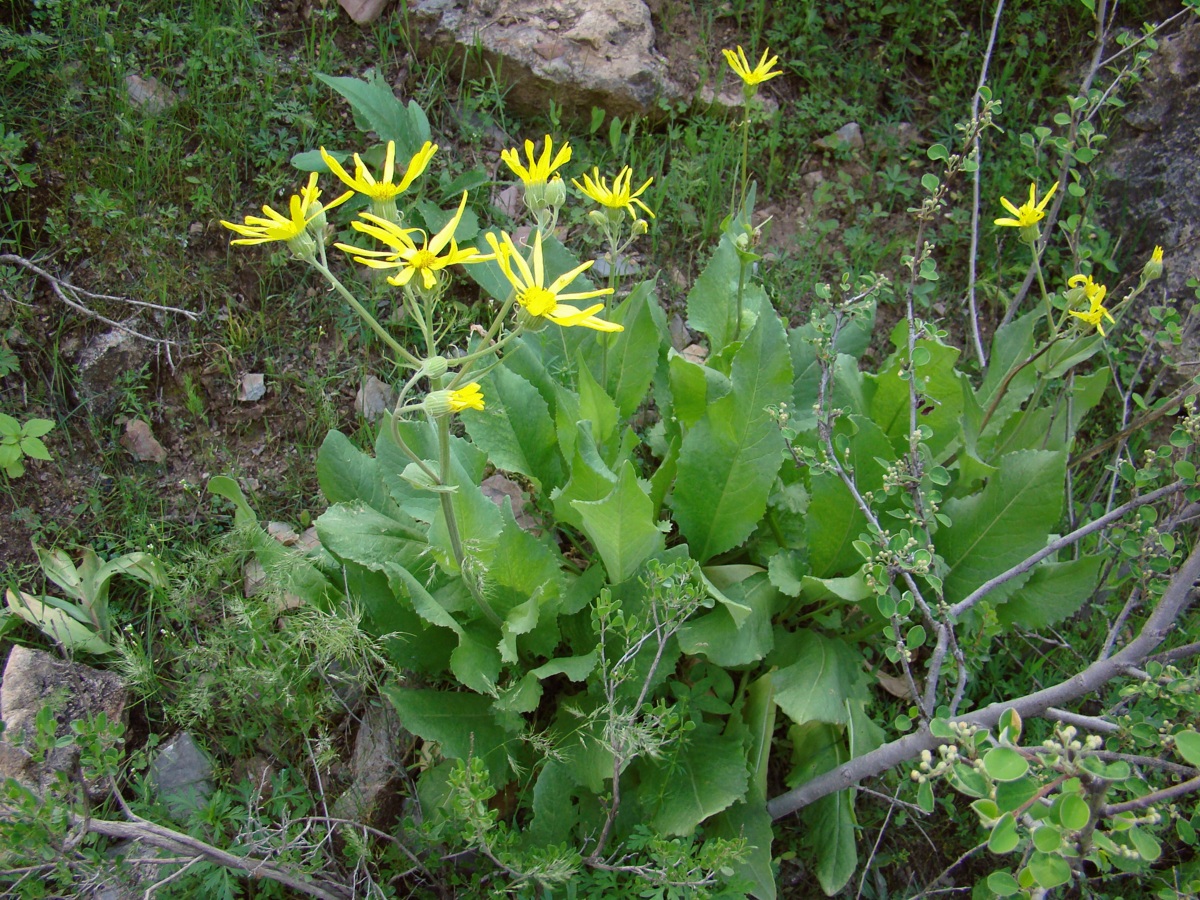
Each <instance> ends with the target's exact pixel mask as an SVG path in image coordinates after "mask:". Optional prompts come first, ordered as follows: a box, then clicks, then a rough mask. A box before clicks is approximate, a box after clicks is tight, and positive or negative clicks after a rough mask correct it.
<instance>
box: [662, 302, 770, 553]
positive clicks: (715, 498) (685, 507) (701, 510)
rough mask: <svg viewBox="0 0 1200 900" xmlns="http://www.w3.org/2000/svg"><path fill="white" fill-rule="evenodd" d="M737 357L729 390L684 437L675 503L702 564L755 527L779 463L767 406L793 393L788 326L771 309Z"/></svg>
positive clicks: (760, 318) (761, 317)
mask: <svg viewBox="0 0 1200 900" xmlns="http://www.w3.org/2000/svg"><path fill="white" fill-rule="evenodd" d="M758 312H759V315H758V322H757V324H756V325H755V327H754V328H753V329H752V330H751V332H750V334H749V335H748V336H747V337H746V340H745V342H744V343H743V344H742V346H741V348H740V349H739V350H738V352H737V355H736V356H735V357H734V360H733V368H732V372H731V381H732V385H733V387H732V389H731V390H730V392H729V394H727V395H726V396H724V397H722V398H721V399H720V400H717V401H716V402H714V403H712V404H711V405H710V406H709V407H708V410H707V412H706V413H705V415H704V417H703V418H702V419H701V420H700V421H699V422H698V423H697V424H696V426H695V427H694V428H693V429H692V430H691V431H690V432H688V434H687V435H686V436H685V437H684V439H683V443H682V445H681V447H680V451H679V470H678V474H677V475H676V479H675V493H674V497H673V501H672V503H673V505H674V508H675V520H676V521H677V522H678V523H679V530H680V531H681V532H682V534H683V535H684V537H685V538H687V541H688V544H689V545H690V547H691V548H692V553H693V555H694V556H695V558H696V559H698V560H700V561H701V562H705V561H706V560H708V559H711V558H712V557H713V556H715V555H716V554H718V553H723V552H724V551H726V550H729V549H731V548H733V547H736V546H737V545H739V544H740V543H742V541H744V540H745V539H746V538H747V537H749V535H750V533H751V532H752V531H753V530H754V529H755V527H756V526H757V525H758V522H759V520H760V519H761V518H762V515H763V512H764V511H765V510H766V507H767V496H768V495H769V494H770V491H771V486H772V485H773V484H774V482H775V474H776V472H778V471H779V466H780V464H781V463H782V458H783V457H782V453H783V447H784V445H783V438H782V437H781V436H780V434H779V429H778V427H777V426H776V425H775V422H774V421H772V419H771V417H770V416H769V415H768V414H767V412H766V410H767V407H771V406H777V405H778V404H780V403H783V402H786V401H787V399H788V397H789V396H790V395H791V388H792V371H791V368H792V367H791V361H790V359H789V356H788V349H787V340H786V336H785V335H784V331H783V324H782V323H781V322H780V320H779V317H778V316H776V315H775V313H774V311H773V310H771V308H770V306H769V305H767V304H765V303H764V304H763V305H762V306H761V307H760V308H759V311H758Z"/></svg>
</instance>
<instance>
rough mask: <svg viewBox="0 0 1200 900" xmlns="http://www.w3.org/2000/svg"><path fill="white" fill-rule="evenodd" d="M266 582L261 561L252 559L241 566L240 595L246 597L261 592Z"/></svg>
mask: <svg viewBox="0 0 1200 900" xmlns="http://www.w3.org/2000/svg"><path fill="white" fill-rule="evenodd" d="M266 583H267V573H266V570H265V569H263V567H262V563H260V562H259V561H258V560H257V559H252V560H250V561H249V562H248V563H246V564H245V565H244V566H242V596H243V597H245V598H246V599H249V598H251V597H254V596H257V595H258V594H261V593H262V589H263V588H264V587H265V586H266Z"/></svg>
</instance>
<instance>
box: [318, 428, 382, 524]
mask: <svg viewBox="0 0 1200 900" xmlns="http://www.w3.org/2000/svg"><path fill="white" fill-rule="evenodd" d="M317 482H318V484H320V486H321V493H322V494H324V495H325V499H326V500H327V501H329V503H351V502H353V501H355V500H360V501H362V502H363V503H365V504H367V505H368V506H369V507H371V508H372V509H374V510H375V511H376V512H379V513H382V514H383V515H385V516H392V517H395V514H396V513H398V512H400V508H399V506H398V505H397V504H396V502H395V500H393V499H392V496H391V494H390V493H389V492H388V489H387V488H386V487H385V486H384V484H383V480H382V478H381V477H380V475H379V470H378V462H377V460H376V459H375V458H374V457H373V456H370V455H369V454H366V453H363V452H362V451H361V450H359V449H358V448H357V447H356V446H354V443H353V442H352V441H351V440H350V439H349V438H348V437H346V436H345V435H344V434H342V433H341V432H340V431H330V432H329V434H327V435H326V436H325V440H324V441H322V442H321V449H320V450H319V451H318V452H317Z"/></svg>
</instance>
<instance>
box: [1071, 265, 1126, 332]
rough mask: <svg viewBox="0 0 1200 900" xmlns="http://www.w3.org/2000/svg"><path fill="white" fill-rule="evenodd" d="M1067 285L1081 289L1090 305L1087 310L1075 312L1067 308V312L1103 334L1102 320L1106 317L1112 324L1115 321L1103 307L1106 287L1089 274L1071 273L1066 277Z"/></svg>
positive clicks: (1106, 291)
mask: <svg viewBox="0 0 1200 900" xmlns="http://www.w3.org/2000/svg"><path fill="white" fill-rule="evenodd" d="M1067 286H1068V287H1072V288H1079V289H1081V290H1082V291H1083V296H1084V297H1085V298H1086V299H1087V301H1088V304H1089V306H1090V309H1088V311H1087V312H1076V311H1075V310H1073V309H1070V310H1067V312H1069V313H1070V314H1071V315H1073V316H1075V317H1076V318H1077V319H1082V320H1083V321H1084V322H1086V323H1087V324H1089V325H1091V326H1092V327H1093V328H1095V329H1096V330H1097V331H1099V332H1100V334H1101V336H1104V320H1105V319H1108V321H1110V322H1112V323H1113V324H1114V325H1115V324H1116V321H1117V320H1116V319H1114V318H1113V317H1112V314H1111V313H1109V311H1108V310H1107V309H1105V308H1104V297H1105V295H1106V294H1107V293H1108V288H1107V287H1105V286H1104V285H1102V284H1097V283H1096V282H1094V281H1093V280H1092V276H1091V275H1072V276H1071V277H1070V278H1069V279H1067Z"/></svg>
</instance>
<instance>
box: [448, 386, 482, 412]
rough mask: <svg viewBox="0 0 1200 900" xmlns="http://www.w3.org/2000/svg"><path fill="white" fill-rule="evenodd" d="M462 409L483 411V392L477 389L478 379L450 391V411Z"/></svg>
mask: <svg viewBox="0 0 1200 900" xmlns="http://www.w3.org/2000/svg"><path fill="white" fill-rule="evenodd" d="M464 409H477V410H479V411H480V412H483V392H482V391H481V390H480V389H479V382H478V381H472V382H471V383H470V384H468V385H465V386H463V387H461V388H459V389H458V390H457V391H451V392H450V411H451V412H456V413H459V412H462V411H463V410H464Z"/></svg>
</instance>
